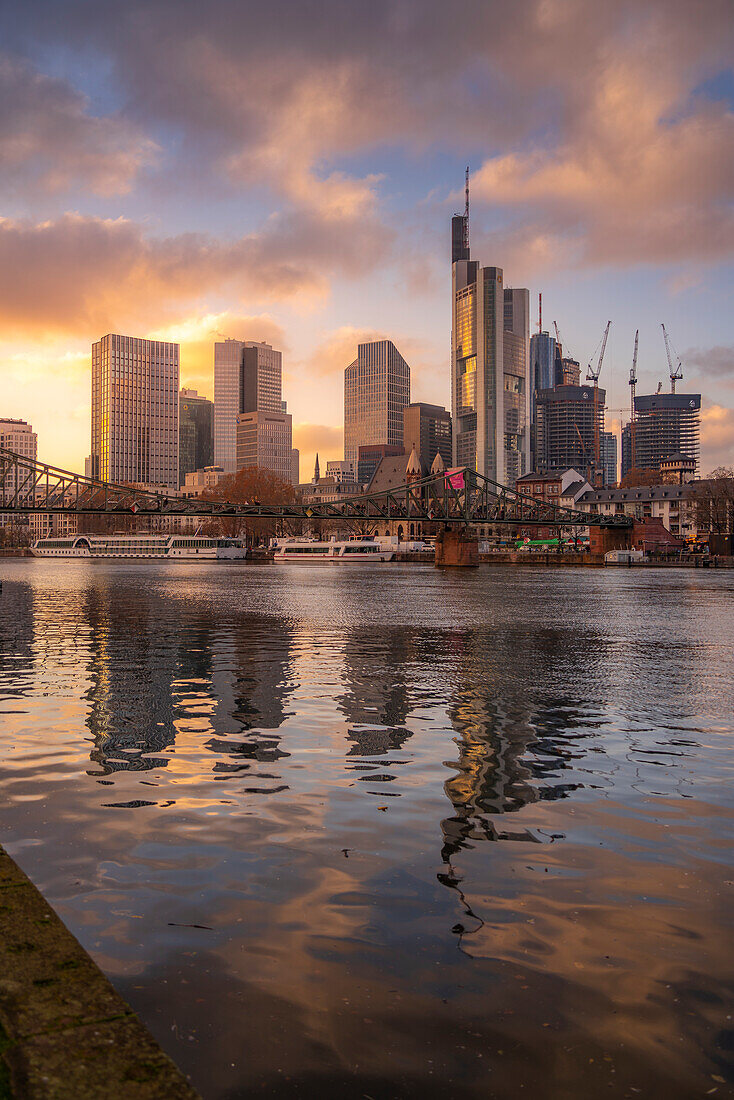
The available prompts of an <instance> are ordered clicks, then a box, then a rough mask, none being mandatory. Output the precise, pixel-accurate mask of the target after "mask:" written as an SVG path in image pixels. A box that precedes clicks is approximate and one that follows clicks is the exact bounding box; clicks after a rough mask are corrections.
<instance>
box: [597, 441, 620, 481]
mask: <svg viewBox="0 0 734 1100" xmlns="http://www.w3.org/2000/svg"><path fill="white" fill-rule="evenodd" d="M599 455H600V458H601V466H602V469H603V471H604V484H605V486H613V485H616V484H617V437H616V435H615V434H614V432H600V433H599Z"/></svg>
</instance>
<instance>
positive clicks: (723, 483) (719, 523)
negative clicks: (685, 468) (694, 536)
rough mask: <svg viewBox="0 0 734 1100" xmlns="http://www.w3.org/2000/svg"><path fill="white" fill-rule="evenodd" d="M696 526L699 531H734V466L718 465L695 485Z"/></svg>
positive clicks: (719, 532) (727, 532)
mask: <svg viewBox="0 0 734 1100" xmlns="http://www.w3.org/2000/svg"><path fill="white" fill-rule="evenodd" d="M693 499H694V501H695V503H696V526H697V527H698V530H699V531H708V532H713V533H715V534H729V533H731V532H732V531H734V467H732V466H717V467H716V469H715V470H712V471H711V473H710V474H709V476H708V477H707V478H704V479H703V480H702V481H697V482H696V483H695V485H694V486H693Z"/></svg>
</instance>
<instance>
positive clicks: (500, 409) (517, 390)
mask: <svg viewBox="0 0 734 1100" xmlns="http://www.w3.org/2000/svg"><path fill="white" fill-rule="evenodd" d="M454 220H456V219H454ZM453 232H454V231H453V225H452V242H453ZM457 256H458V250H457V249H455V248H454V247H453V243H452V259H453V264H452V298H453V316H452V334H451V335H452V338H451V408H452V414H453V429H454V443H453V459H452V464H453V465H454V466H468V467H470V468H471V469H473V470H477V471H478V473H480V474H483V475H484V476H485V477H490V478H493V479H494V480H495V481H498V482H501V483H505V482H506V481H507V480H509V481H514V478H515V477H519V476H521V475H522V474H523V473H525V471H526V469H527V467H528V464H529V444H530V433H529V430H528V424H529V394H530V386H529V384H528V383H529V378H528V374H529V371H528V363H529V355H528V337H529V332H528V325H529V311H530V304H529V293H528V291H527V290H524V289H523V290H510V289H509V288H508V289H507V290H506V289H505V287H504V276H503V272H502V269H501V268H499V267H480V266H479V264H478V263H477V261H476V260H471V259H470V258H469V249H468V247H466V248H464V249H463V250H462V253H461V257H460V258H456V257H457ZM505 337H506V339H505ZM505 345H506V347H507V350H505Z"/></svg>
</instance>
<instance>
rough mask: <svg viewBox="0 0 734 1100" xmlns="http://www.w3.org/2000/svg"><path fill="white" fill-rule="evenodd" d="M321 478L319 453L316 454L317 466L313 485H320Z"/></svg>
mask: <svg viewBox="0 0 734 1100" xmlns="http://www.w3.org/2000/svg"><path fill="white" fill-rule="evenodd" d="M320 477H321V473H320V471H319V452H318V451H317V452H316V465H315V466H314V468H313V483H314V485H317V484H318V481H319V478H320Z"/></svg>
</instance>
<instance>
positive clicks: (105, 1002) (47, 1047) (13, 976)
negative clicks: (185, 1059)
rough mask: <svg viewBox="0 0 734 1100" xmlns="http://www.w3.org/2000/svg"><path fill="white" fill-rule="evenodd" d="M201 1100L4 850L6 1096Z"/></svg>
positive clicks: (1, 978)
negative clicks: (198, 1099)
mask: <svg viewBox="0 0 734 1100" xmlns="http://www.w3.org/2000/svg"><path fill="white" fill-rule="evenodd" d="M123 1096H124V1097H125V1100H197V1097H198V1093H196V1092H195V1091H194V1089H193V1088H192V1087H191V1086H190V1085H189V1084H188V1082H187V1081H186V1079H185V1078H184V1077H183V1075H182V1074H181V1073H180V1072H179V1070H178V1069H177V1068H176V1066H174V1064H173V1062H171V1060H170V1059H169V1058H168V1057H167V1055H165V1054H164V1053H163V1051H162V1050H161V1048H160V1047H159V1046H158V1044H157V1043H156V1042H155V1040H154V1039H153V1037H152V1036H151V1035H150V1033H149V1032H148V1031H147V1029H146V1028H145V1027H144V1026H143V1024H142V1023H141V1022H140V1020H139V1019H138V1017H137V1016H136V1015H135V1013H134V1012H133V1011H132V1009H131V1008H130V1007H129V1006H128V1005H127V1004H126V1002H125V1001H124V1000H123V999H122V997H120V996H119V994H118V993H117V992H116V991H115V990H114V989H113V987H112V985H111V984H110V982H109V981H108V980H107V978H106V977H105V976H104V974H103V973H102V971H101V970H100V969H99V967H98V966H97V965H96V963H94V962H93V961H92V959H91V958H90V957H89V955H88V954H87V953H86V951H85V950H84V949H83V948H82V947H81V945H80V944H79V943H78V941H77V940H76V939H75V938H74V936H72V934H71V932H69V930H68V929H67V928H66V926H65V925H64V924H63V923H62V922H61V920H60V919H59V917H58V916H57V915H56V913H55V912H54V911H53V909H51V907H50V906H49V905H48V903H47V902H46V901H45V899H44V898H43V896H42V894H41V893H40V892H39V891H38V890H37V889H36V887H35V886H34V885H33V883H32V882H31V881H30V879H29V878H28V877H27V876H26V875H25V874H24V873H23V871H21V869H20V868H19V867H18V865H17V864H16V863H15V862H14V861H13V860H12V859H11V858H10V856H8V855H7V853H6V852H5V851H4V850H3V849H2V848H1V847H0V1100H26V1098H28V1100H36V1098H38V1100H87V1098H88V1100H92V1098H94V1100H119V1098H120V1097H123Z"/></svg>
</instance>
